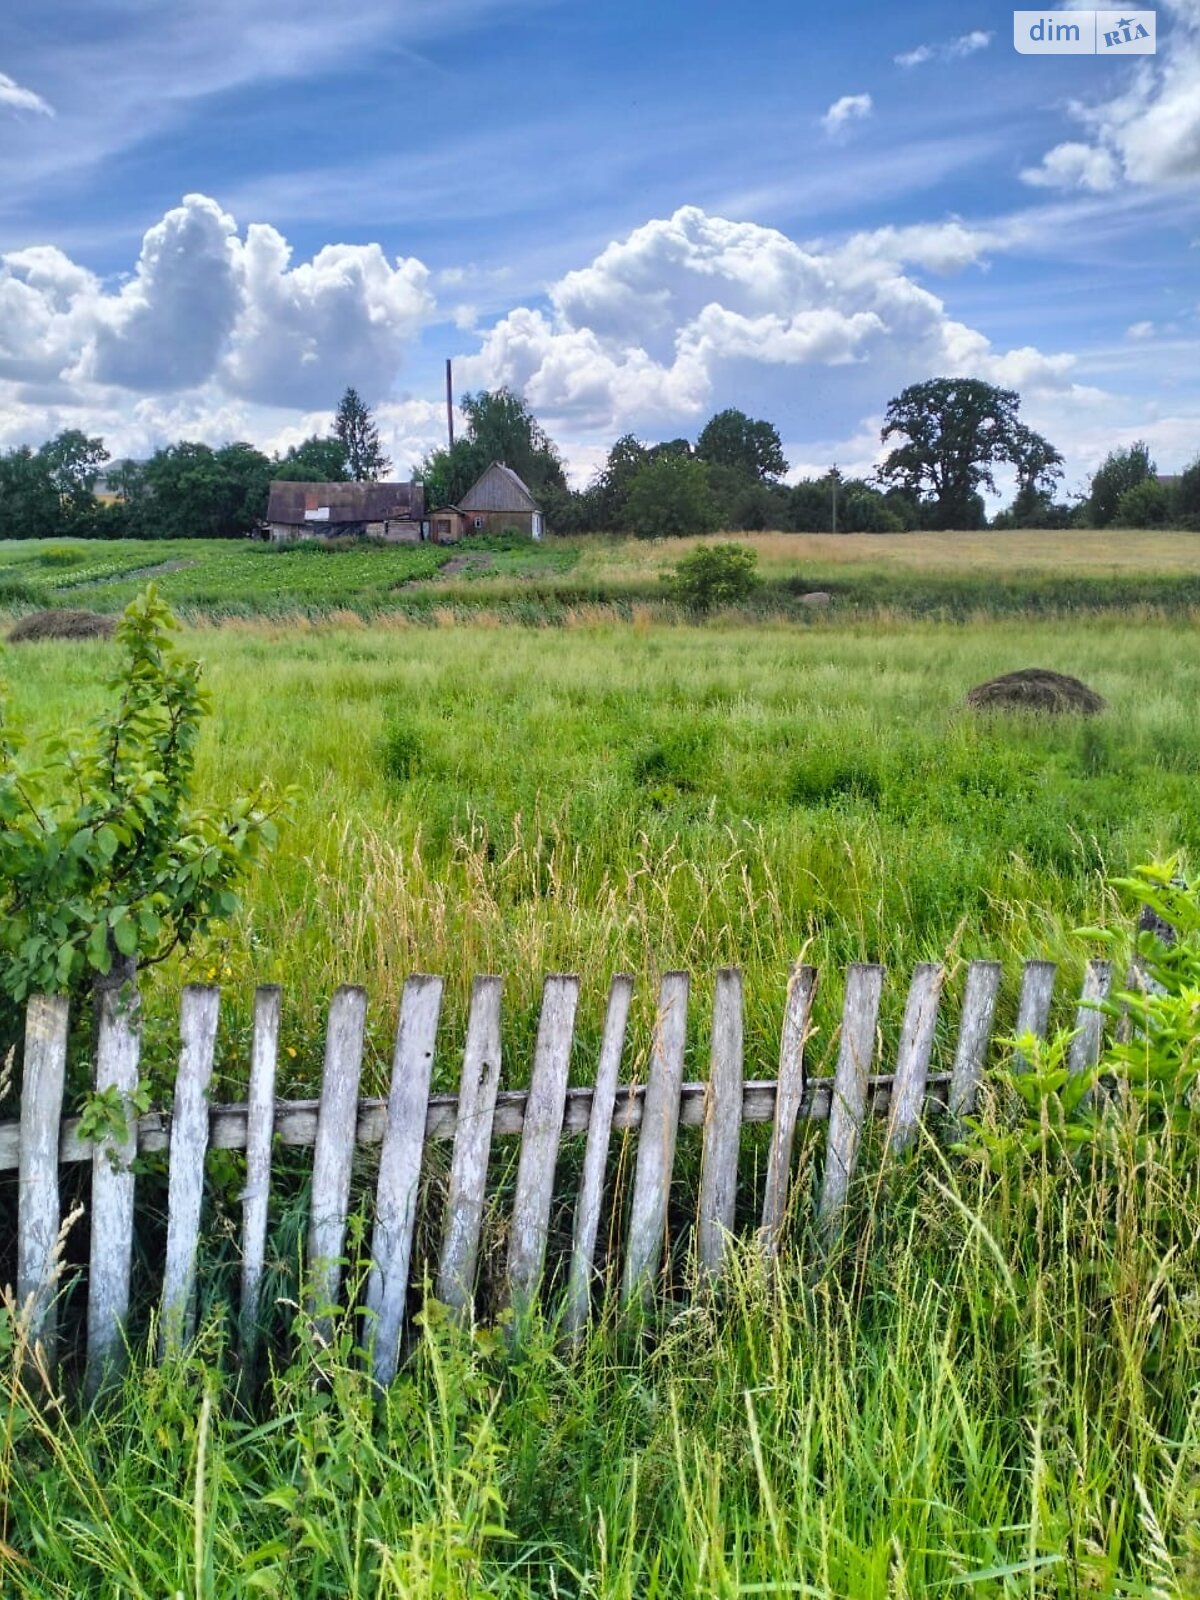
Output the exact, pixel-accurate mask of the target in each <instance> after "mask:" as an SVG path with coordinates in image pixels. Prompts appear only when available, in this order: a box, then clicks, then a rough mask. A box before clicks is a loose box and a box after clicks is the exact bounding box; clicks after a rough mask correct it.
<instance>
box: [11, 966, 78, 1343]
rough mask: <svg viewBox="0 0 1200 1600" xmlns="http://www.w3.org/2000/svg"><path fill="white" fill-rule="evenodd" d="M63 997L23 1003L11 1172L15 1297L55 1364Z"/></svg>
mask: <svg viewBox="0 0 1200 1600" xmlns="http://www.w3.org/2000/svg"><path fill="white" fill-rule="evenodd" d="M67 1022H68V1017H67V1001H66V998H65V996H63V995H34V996H33V998H32V999H31V1000H30V1001H29V1004H28V1005H27V1007H26V1008H25V1058H24V1067H23V1072H22V1077H21V1142H20V1146H19V1151H18V1179H17V1303H18V1305H19V1307H20V1308H21V1315H22V1316H23V1317H24V1318H25V1327H26V1330H27V1333H28V1338H29V1344H30V1347H31V1348H32V1347H33V1346H34V1345H36V1344H37V1343H38V1341H39V1340H40V1341H41V1345H42V1349H43V1351H44V1354H45V1360H46V1367H47V1370H49V1369H51V1368H52V1367H53V1365H54V1357H55V1343H56V1335H57V1311H56V1307H55V1303H54V1291H55V1278H56V1262H55V1259H54V1252H55V1248H56V1246H57V1244H58V1230H59V1226H60V1219H61V1212H60V1207H59V1195H58V1140H59V1124H60V1122H61V1120H62V1101H63V1083H64V1081H65V1077H66V1067H67Z"/></svg>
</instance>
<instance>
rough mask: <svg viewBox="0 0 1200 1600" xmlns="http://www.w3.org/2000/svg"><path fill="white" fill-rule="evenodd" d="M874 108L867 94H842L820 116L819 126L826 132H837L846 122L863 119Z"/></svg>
mask: <svg viewBox="0 0 1200 1600" xmlns="http://www.w3.org/2000/svg"><path fill="white" fill-rule="evenodd" d="M874 109H875V102H874V101H873V100H872V99H871V96H870V95H869V94H844V95H843V96H842V97H841V99H840V100H835V101H834V102H833V104H832V105H831V106H830V108H829V110H828V111H827V112H826V113H825V115H824V116H823V117H822V118H821V126H822V127H823V128H824V129H825V132H826V133H838V132H840V131H841V129H842V128H844V127H845V126H846V124H847V123H848V122H862V121H864V120H865V119H866V118H867V117H869V116H870V115H871V112H872V111H873V110H874Z"/></svg>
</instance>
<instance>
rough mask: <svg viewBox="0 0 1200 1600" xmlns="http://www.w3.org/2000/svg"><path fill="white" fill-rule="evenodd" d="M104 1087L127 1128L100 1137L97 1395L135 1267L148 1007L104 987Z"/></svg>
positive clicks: (93, 1364)
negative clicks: (138, 1097) (138, 1104)
mask: <svg viewBox="0 0 1200 1600" xmlns="http://www.w3.org/2000/svg"><path fill="white" fill-rule="evenodd" d="M98 1005H99V1013H100V1014H99V1026H98V1029H97V1043H96V1090H97V1094H98V1095H106V1094H109V1093H111V1095H112V1097H113V1100H114V1101H115V1110H116V1112H117V1116H118V1122H119V1124H120V1125H119V1127H118V1126H114V1127H113V1128H112V1129H111V1130H110V1131H109V1132H108V1133H107V1134H106V1135H105V1136H104V1137H103V1138H101V1139H99V1140H97V1142H96V1145H95V1149H94V1153H93V1155H92V1218H91V1221H92V1238H91V1259H90V1263H89V1266H88V1305H87V1373H86V1376H85V1379H84V1389H85V1392H86V1393H87V1395H88V1396H89V1397H91V1396H93V1395H95V1394H97V1393H98V1392H99V1390H100V1388H101V1387H102V1385H103V1384H104V1383H105V1382H106V1381H107V1379H108V1377H109V1376H110V1375H115V1374H116V1372H117V1371H119V1369H120V1367H121V1365H122V1361H123V1357H124V1353H125V1318H126V1316H127V1314H128V1311H129V1280H130V1272H131V1268H132V1265H133V1183H134V1177H133V1163H134V1161H135V1160H136V1159H137V1153H138V1127H137V1121H136V1119H135V1117H134V1107H133V1103H132V1101H133V1096H134V1094H135V1093H136V1092H137V1086H138V1063H139V1062H140V1060H141V1054H142V1036H141V1006H140V1001H139V999H138V996H137V994H136V992H132V991H130V990H128V989H104V990H102V991H101V994H100V998H99V1001H98Z"/></svg>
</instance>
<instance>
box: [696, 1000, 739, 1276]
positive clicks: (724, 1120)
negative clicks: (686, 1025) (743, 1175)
mask: <svg viewBox="0 0 1200 1600" xmlns="http://www.w3.org/2000/svg"><path fill="white" fill-rule="evenodd" d="M741 1136H742V975H741V973H740V972H736V971H734V970H733V969H731V968H725V969H723V970H722V971H721V972H718V973H717V986H716V992H715V994H714V996H713V1022H712V1062H711V1066H710V1068H709V1075H708V1095H707V1097H706V1100H705V1105H704V1145H703V1150H702V1153H701V1158H700V1201H699V1205H698V1206H697V1213H698V1215H697V1219H696V1259H697V1261H698V1262H699V1265H700V1268H701V1270H702V1271H704V1272H707V1273H709V1274H711V1275H714V1276H715V1274H717V1273H718V1272H720V1270H721V1263H722V1261H723V1260H724V1257H725V1244H726V1241H727V1239H728V1238H729V1235H730V1234H731V1233H732V1232H733V1218H734V1208H735V1206H736V1204H737V1169H738V1148H739V1146H740V1145H741Z"/></svg>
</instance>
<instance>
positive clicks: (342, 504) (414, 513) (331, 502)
mask: <svg viewBox="0 0 1200 1600" xmlns="http://www.w3.org/2000/svg"><path fill="white" fill-rule="evenodd" d="M266 523H267V534H268V536H269V537H270V538H271V539H275V540H285V539H323V538H334V537H338V538H341V537H354V536H355V535H358V536H360V537H369V538H375V539H388V540H392V541H395V542H397V543H403V544H417V543H419V542H420V540H422V539H424V538H427V537H428V531H429V530H428V525H427V523H426V520H425V486H424V484H421V483H286V482H282V481H280V480H276V481H275V482H274V483H272V485H271V490H270V495H269V497H268V499H267V517H266Z"/></svg>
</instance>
